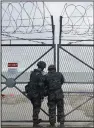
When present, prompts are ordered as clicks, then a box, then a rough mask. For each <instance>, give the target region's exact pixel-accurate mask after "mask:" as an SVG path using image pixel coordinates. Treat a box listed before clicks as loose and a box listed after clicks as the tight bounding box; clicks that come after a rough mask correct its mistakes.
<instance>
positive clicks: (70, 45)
mask: <svg viewBox="0 0 94 128" xmlns="http://www.w3.org/2000/svg"><path fill="white" fill-rule="evenodd" d="M62 18H63V17H62V16H60V32H59V44H58V45H57V71H58V72H59V62H60V49H61V50H62V51H63V52H66V53H67V54H68V55H70V56H71V57H73V58H75V59H76V60H78V61H79V62H81V63H82V64H84V65H85V66H87V67H88V68H90V69H91V70H93V71H94V66H93V67H91V66H90V65H88V64H87V63H85V62H84V61H83V60H81V59H79V58H78V57H76V56H75V55H73V54H72V53H70V52H68V51H67V50H66V49H64V46H69V47H74V46H77V47H79V46H84V47H93V48H94V44H84V45H83V44H61V42H62V41H63V40H64V39H63V38H62ZM67 41H79V40H70V39H68V40H67ZM80 41H94V39H93V40H80ZM65 83H67V84H94V83H93V82H80V81H79V82H67V81H66V82H65ZM64 93H65V94H66V93H70V94H72V93H75V94H77V93H79V94H80V93H81V94H85V93H89V92H64ZM91 94H92V96H90V97H89V98H88V99H87V100H86V101H85V102H83V103H82V104H80V105H79V106H77V107H75V108H74V109H73V110H71V111H70V112H69V113H68V114H66V115H65V116H67V115H69V114H70V113H72V112H74V111H75V110H77V108H79V107H81V106H82V105H84V104H85V103H87V102H88V101H90V100H91V99H93V98H94V91H93V92H91ZM65 122H66V121H65ZM69 122H71V121H69ZM74 122H77V121H76V120H74ZM79 122H82V121H81V120H80V121H79ZM83 122H88V121H86V120H84V121H83ZM90 122H93V120H91V121H90ZM93 124H94V123H93Z"/></svg>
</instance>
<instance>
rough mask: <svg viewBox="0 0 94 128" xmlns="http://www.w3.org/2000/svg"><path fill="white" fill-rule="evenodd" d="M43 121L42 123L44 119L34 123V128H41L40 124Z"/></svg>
mask: <svg viewBox="0 0 94 128" xmlns="http://www.w3.org/2000/svg"><path fill="white" fill-rule="evenodd" d="M41 121H42V119H38V121H36V122H34V124H33V127H34V128H37V127H39V125H38V124H39V123H40V122H41Z"/></svg>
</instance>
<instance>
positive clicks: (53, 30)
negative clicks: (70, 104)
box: [1, 16, 56, 122]
mask: <svg viewBox="0 0 94 128" xmlns="http://www.w3.org/2000/svg"><path fill="white" fill-rule="evenodd" d="M51 23H52V35H53V37H52V39H46V38H45V39H40V38H39V39H28V40H52V44H12V39H11V40H10V44H1V47H7V46H10V47H11V46H14V47H15V46H18V47H19V46H24V47H25V46H28V47H32V46H35V47H38V46H45V47H46V46H51V48H49V50H48V51H46V52H45V53H44V54H42V55H41V56H40V57H39V58H37V60H35V61H34V62H33V63H32V64H30V65H29V66H28V67H27V68H26V69H25V70H24V71H23V72H21V73H20V74H19V75H18V76H17V77H16V78H14V80H17V79H18V78H19V77H20V76H21V75H22V74H23V73H25V71H27V70H28V69H29V68H30V67H32V66H33V65H34V64H35V63H36V62H38V61H39V60H40V59H41V58H42V57H44V56H45V55H46V54H47V53H49V52H50V51H51V50H52V49H54V52H53V55H54V60H53V62H54V65H56V46H55V43H54V38H55V33H54V32H55V25H54V21H53V16H51ZM17 40H23V39H17ZM24 40H25V39H24ZM26 40H27V39H26ZM2 41H3V40H2ZM1 76H2V77H3V78H4V79H5V80H7V78H6V77H5V76H4V75H3V74H1ZM18 83H19V84H26V83H27V82H17V83H16V84H18ZM2 84H5V82H2ZM6 88H7V86H5V87H4V88H3V89H2V90H1V91H3V90H5V89H6ZM15 88H16V89H17V90H18V91H19V92H21V93H22V94H23V95H24V96H25V97H26V98H28V97H27V96H26V95H25V94H24V92H22V91H21V90H20V89H19V88H18V87H17V86H15ZM41 110H42V111H43V112H44V113H45V114H46V115H47V116H49V114H48V113H46V112H45V111H44V110H43V109H42V108H41ZM2 122H33V121H32V120H30V121H28V120H27V121H21V120H20V121H12V120H7V121H2ZM42 122H49V121H45V120H43V121H42Z"/></svg>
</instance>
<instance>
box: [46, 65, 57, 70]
mask: <svg viewBox="0 0 94 128" xmlns="http://www.w3.org/2000/svg"><path fill="white" fill-rule="evenodd" d="M52 69H54V70H56V67H55V65H50V66H49V67H48V70H52Z"/></svg>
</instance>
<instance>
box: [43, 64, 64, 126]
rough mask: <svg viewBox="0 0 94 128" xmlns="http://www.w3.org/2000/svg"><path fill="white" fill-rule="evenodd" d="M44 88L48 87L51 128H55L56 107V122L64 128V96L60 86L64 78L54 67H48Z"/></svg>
mask: <svg viewBox="0 0 94 128" xmlns="http://www.w3.org/2000/svg"><path fill="white" fill-rule="evenodd" d="M45 82H46V86H48V107H49V121H50V125H51V127H53V128H54V127H55V123H56V106H57V121H58V122H60V128H64V100H63V98H64V95H63V91H62V88H61V86H62V84H63V83H64V77H63V75H62V74H61V73H60V72H56V67H55V66H54V65H50V66H49V67H48V74H47V75H46V80H45Z"/></svg>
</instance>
